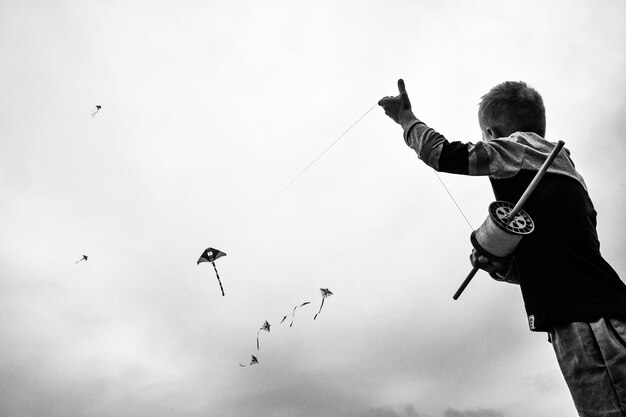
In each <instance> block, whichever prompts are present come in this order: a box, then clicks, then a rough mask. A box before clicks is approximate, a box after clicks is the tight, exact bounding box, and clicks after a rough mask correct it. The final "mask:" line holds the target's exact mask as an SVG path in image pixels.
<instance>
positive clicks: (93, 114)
mask: <svg viewBox="0 0 626 417" xmlns="http://www.w3.org/2000/svg"><path fill="white" fill-rule="evenodd" d="M101 108H102V106H101V105H99V104H98V105H96V107H94V108H93V110H92V111H91V118H92V119H93V118H94V117H96V114H98V112H99V111H100V109H101Z"/></svg>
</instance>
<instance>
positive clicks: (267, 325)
mask: <svg viewBox="0 0 626 417" xmlns="http://www.w3.org/2000/svg"><path fill="white" fill-rule="evenodd" d="M261 330H265V331H266V332H268V333H269V332H270V324H269V323H268V322H267V320H265V323H263V326H261V328H260V329H259V330H258V331H257V332H256V350H259V333H260V332H261Z"/></svg>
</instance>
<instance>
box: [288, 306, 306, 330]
mask: <svg viewBox="0 0 626 417" xmlns="http://www.w3.org/2000/svg"><path fill="white" fill-rule="evenodd" d="M307 304H311V302H310V301H307V302H304V303H302V304H300V305H299V306H295V307H294V308H293V312H292V313H291V324H289V327H291V326H293V317H294V316H295V314H296V308H298V307H304V306H305V305H307Z"/></svg>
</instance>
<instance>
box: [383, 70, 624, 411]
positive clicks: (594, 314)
mask: <svg viewBox="0 0 626 417" xmlns="http://www.w3.org/2000/svg"><path fill="white" fill-rule="evenodd" d="M398 89H399V91H400V94H399V95H398V96H395V97H384V98H382V99H381V100H380V101H379V102H378V104H379V105H380V106H382V107H383V109H384V110H385V113H386V114H387V115H388V116H389V117H391V118H392V119H393V120H394V121H395V122H396V123H398V124H400V125H401V126H402V128H403V129H404V140H405V142H406V144H407V145H408V146H409V147H411V148H412V149H413V150H415V152H417V155H418V157H419V158H420V159H421V160H422V161H424V162H425V163H426V164H428V165H429V166H431V167H432V168H434V169H435V170H437V171H443V172H449V173H454V174H462V175H484V176H488V177H489V180H490V181H491V186H492V188H493V191H494V194H495V197H496V199H497V200H504V201H508V202H510V203H513V204H515V203H516V202H517V201H518V200H519V198H520V197H521V195H522V194H523V192H524V191H525V190H526V188H527V187H528V185H529V184H530V182H531V181H532V179H533V177H534V176H535V174H536V172H537V171H538V170H539V168H540V167H541V165H542V163H543V162H544V161H545V159H546V158H547V156H548V154H549V153H550V151H551V150H552V149H553V148H554V146H555V144H554V143H552V142H548V141H547V140H545V139H544V136H545V129H546V118H545V109H544V106H543V100H542V98H541V96H540V95H539V93H538V92H537V91H535V90H534V89H532V88H530V87H529V86H527V85H526V84H525V83H523V82H504V83H502V84H499V85H497V86H495V87H494V88H492V89H491V90H490V91H489V92H488V93H487V94H485V95H484V96H483V97H482V101H481V102H480V105H479V110H478V121H479V125H480V129H481V131H482V139H483V140H482V141H479V142H477V143H461V142H448V141H447V140H446V138H445V137H443V136H442V135H441V134H439V133H437V132H436V131H434V130H433V129H431V128H430V127H428V126H427V125H426V124H425V123H423V122H422V121H420V120H419V119H417V118H416V117H415V115H414V114H413V111H412V109H411V103H410V101H409V97H408V95H407V92H406V89H405V86H404V81H402V80H398ZM523 209H524V211H526V212H527V213H528V214H529V215H530V217H531V218H532V219H533V221H534V222H535V230H534V231H533V233H531V234H529V235H527V236H525V237H524V238H523V239H522V240H521V241H520V243H519V245H518V246H517V248H516V250H515V253H514V255H513V260H512V261H511V262H510V263H509V264H503V263H498V262H495V261H492V260H489V259H487V258H486V257H484V256H481V255H479V254H477V253H476V251H475V250H474V251H472V254H471V256H470V260H471V263H472V265H474V266H477V267H479V268H481V269H484V270H486V271H487V272H489V273H490V275H491V276H492V277H493V278H494V279H496V280H499V281H507V282H511V283H516V284H519V285H520V288H521V290H522V296H523V299H524V305H525V308H526V312H527V315H528V322H529V326H530V330H532V331H545V332H548V338H549V340H550V341H551V343H552V345H553V347H554V350H555V353H556V356H557V360H558V362H559V366H560V368H561V371H562V372H563V376H564V377H565V380H566V382H567V385H568V387H569V389H570V392H571V394H572V397H573V399H574V403H575V405H576V409H577V410H578V413H579V415H580V416H584V417H591V416H593V417H595V416H598V417H599V416H602V417H608V416H610V417H618V416H619V417H626V285H625V284H624V282H623V281H622V280H621V279H620V278H619V276H618V275H617V273H616V272H615V271H614V270H613V268H611V266H610V265H609V264H608V263H607V262H606V261H605V260H604V258H603V257H602V255H601V254H600V243H599V241H598V236H597V233H596V211H595V210H594V207H593V204H592V202H591V200H590V198H589V194H588V192H587V187H586V185H585V182H584V180H583V178H582V177H581V176H580V174H579V173H578V172H577V171H576V169H575V168H574V163H573V162H572V160H571V159H570V156H569V151H567V150H566V149H562V150H561V152H559V155H558V156H557V158H556V159H555V160H554V162H553V163H552V165H551V166H550V168H549V170H548V172H547V173H546V174H545V176H544V177H543V178H542V179H541V181H540V182H539V185H538V186H537V188H536V189H535V190H534V191H533V193H532V194H531V196H530V198H529V199H528V201H527V203H526V204H525V205H524V207H523Z"/></svg>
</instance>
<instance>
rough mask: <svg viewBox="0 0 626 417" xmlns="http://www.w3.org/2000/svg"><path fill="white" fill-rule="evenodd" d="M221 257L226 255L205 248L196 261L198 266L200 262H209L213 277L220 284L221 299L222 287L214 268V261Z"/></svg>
mask: <svg viewBox="0 0 626 417" xmlns="http://www.w3.org/2000/svg"><path fill="white" fill-rule="evenodd" d="M222 256H226V254H225V253H224V252H222V251H220V250H217V249H213V248H207V249H205V250H204V252H202V255H200V259H198V265H200V262H211V265H213V269H215V275H217V282H219V283H220V290H222V297H223V296H224V287H222V281H221V280H220V274H218V273H217V267H216V266H215V260H216V259H218V258H221V257H222Z"/></svg>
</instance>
